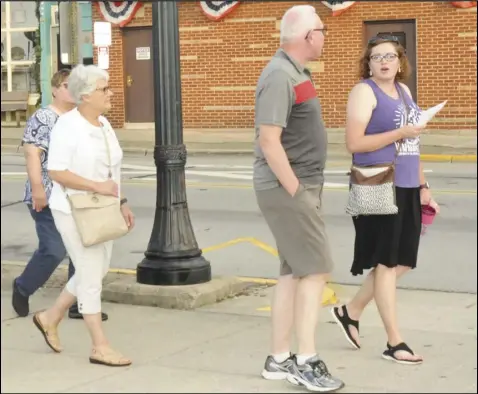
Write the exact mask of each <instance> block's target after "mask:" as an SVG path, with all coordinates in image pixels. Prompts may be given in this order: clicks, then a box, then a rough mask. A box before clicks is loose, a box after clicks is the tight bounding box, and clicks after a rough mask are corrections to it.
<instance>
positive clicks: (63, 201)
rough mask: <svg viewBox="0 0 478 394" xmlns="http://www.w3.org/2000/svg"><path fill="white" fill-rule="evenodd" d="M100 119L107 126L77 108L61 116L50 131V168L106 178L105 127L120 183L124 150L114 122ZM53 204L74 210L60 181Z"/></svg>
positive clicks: (115, 176)
mask: <svg viewBox="0 0 478 394" xmlns="http://www.w3.org/2000/svg"><path fill="white" fill-rule="evenodd" d="M99 121H100V122H101V124H102V125H103V127H96V126H93V125H92V124H91V123H90V122H88V121H87V120H86V119H85V118H84V117H83V116H82V115H81V114H80V113H79V112H78V110H77V109H76V108H75V109H73V110H71V111H69V112H67V113H66V114H64V115H62V116H60V118H59V119H58V121H57V122H56V124H55V126H54V127H53V129H52V132H51V135H50V146H49V151H48V167H47V168H48V170H49V171H50V170H51V171H65V170H68V171H70V172H72V173H74V174H76V175H79V176H81V177H83V178H86V179H89V180H92V181H96V182H103V181H106V180H107V179H108V172H109V166H108V153H107V148H106V144H105V138H104V135H103V131H104V132H105V134H106V138H107V142H108V146H109V150H110V156H111V174H112V179H113V180H114V181H115V182H116V183H117V184H118V187H119V186H120V182H121V161H122V159H123V151H122V149H121V147H120V145H119V142H118V139H117V138H116V134H115V132H114V131H113V128H112V127H111V124H110V123H109V122H108V121H107V120H106V118H105V117H103V116H100V117H99ZM102 130H103V131H102ZM66 192H67V193H68V194H69V195H70V194H75V193H87V192H86V191H83V190H75V189H67V191H66ZM49 205H50V208H51V209H56V210H58V211H61V212H64V213H67V214H68V213H71V208H70V204H69V202H68V200H67V198H66V194H65V191H64V190H63V188H62V187H61V186H60V185H59V184H58V183H57V182H53V189H52V192H51V196H50V199H49Z"/></svg>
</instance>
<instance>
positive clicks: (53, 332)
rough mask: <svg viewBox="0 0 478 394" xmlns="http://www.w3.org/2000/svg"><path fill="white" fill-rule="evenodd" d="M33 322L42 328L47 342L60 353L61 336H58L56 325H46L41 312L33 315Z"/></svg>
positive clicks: (41, 330)
mask: <svg viewBox="0 0 478 394" xmlns="http://www.w3.org/2000/svg"><path fill="white" fill-rule="evenodd" d="M33 324H35V326H36V327H37V328H38V329H39V330H40V332H41V333H42V335H43V338H44V339H45V342H46V344H47V345H48V346H49V347H50V348H51V349H52V350H53V351H54V352H55V353H60V352H61V351H62V350H63V348H62V347H61V343H60V338H59V337H58V330H57V328H56V327H45V326H44V325H43V324H42V322H41V321H40V312H38V313H35V314H34V315H33Z"/></svg>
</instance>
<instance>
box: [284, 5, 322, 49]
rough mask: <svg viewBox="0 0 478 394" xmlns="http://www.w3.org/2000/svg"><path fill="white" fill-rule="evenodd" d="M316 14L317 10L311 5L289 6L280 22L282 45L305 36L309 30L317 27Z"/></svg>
mask: <svg viewBox="0 0 478 394" xmlns="http://www.w3.org/2000/svg"><path fill="white" fill-rule="evenodd" d="M316 15H317V12H316V10H315V8H314V7H313V6H311V5H295V6H293V7H291V8H289V9H288V10H287V11H286V12H285V14H284V16H283V17H282V20H281V23H280V43H281V45H282V44H284V43H286V42H290V41H294V40H295V39H297V38H304V37H305V35H306V34H307V32H308V31H310V30H312V29H315V28H316V27H317V26H316V22H317V16H316Z"/></svg>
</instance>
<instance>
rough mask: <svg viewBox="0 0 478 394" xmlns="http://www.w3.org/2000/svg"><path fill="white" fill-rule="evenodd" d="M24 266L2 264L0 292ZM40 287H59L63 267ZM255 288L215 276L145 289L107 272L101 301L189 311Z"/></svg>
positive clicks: (133, 280) (133, 279)
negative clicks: (200, 280) (189, 284)
mask: <svg viewBox="0 0 478 394" xmlns="http://www.w3.org/2000/svg"><path fill="white" fill-rule="evenodd" d="M25 264H26V263H23V262H10V261H2V282H1V286H2V290H3V291H5V290H11V289H12V285H13V280H14V278H16V277H17V276H18V275H19V274H20V273H21V272H22V271H23V268H24V266H25ZM60 267H61V269H58V270H56V271H55V272H54V273H53V275H52V276H51V277H50V279H49V280H48V281H47V283H46V284H45V286H44V288H62V287H63V286H64V285H65V284H66V281H67V270H66V267H63V266H60ZM257 286H259V285H258V284H255V283H250V282H246V281H242V280H240V279H239V278H236V277H216V278H213V279H212V280H211V281H210V282H208V283H203V284H199V285H192V286H149V285H141V284H138V283H136V277H135V276H134V275H128V274H120V273H114V272H110V273H108V274H107V275H106V278H105V280H104V285H103V296H102V299H103V301H107V302H115V303H119V304H129V305H142V306H153V307H159V308H165V309H181V310H192V309H196V308H199V307H201V306H205V305H210V304H214V303H217V302H220V301H223V300H225V299H227V298H232V297H235V296H238V295H242V294H247V292H248V291H250V290H251V288H255V287H257Z"/></svg>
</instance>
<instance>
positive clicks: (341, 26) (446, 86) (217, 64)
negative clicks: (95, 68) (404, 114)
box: [93, 1, 477, 129]
mask: <svg viewBox="0 0 478 394" xmlns="http://www.w3.org/2000/svg"><path fill="white" fill-rule="evenodd" d="M294 4H297V3H296V2H261V1H254V2H241V5H240V6H239V7H238V8H237V9H236V10H235V11H233V12H232V13H231V14H229V15H228V16H226V18H225V19H223V20H221V21H218V22H214V21H210V20H208V19H207V18H206V17H205V16H204V15H203V14H202V12H201V10H200V7H199V4H198V2H197V1H194V2H193V1H188V2H180V3H179V5H178V6H179V18H180V41H181V46H180V51H181V75H182V98H183V121H184V127H185V128H195V129H248V128H252V126H253V119H254V109H253V106H254V89H255V83H256V81H257V78H258V76H259V74H260V72H261V70H262V68H263V67H264V65H265V64H266V62H267V61H268V60H269V59H270V57H271V56H272V55H273V54H274V52H275V51H276V49H277V47H278V45H279V30H278V29H279V21H280V19H281V17H282V15H283V14H284V12H285V10H287V9H288V8H289V7H291V6H292V5H294ZM310 4H312V5H314V6H315V7H316V9H317V12H318V14H319V15H320V17H321V18H322V20H323V22H324V23H325V24H326V25H327V27H328V29H329V34H328V36H327V37H326V42H325V49H324V53H323V56H322V58H321V59H320V61H318V62H313V63H312V64H311V65H310V68H311V71H312V73H313V78H314V81H315V83H316V84H317V90H318V93H319V96H320V98H321V102H322V107H323V112H324V119H325V122H326V124H327V126H328V127H330V128H340V127H343V126H344V122H345V107H346V101H347V95H348V92H349V90H350V89H351V87H352V86H353V85H354V84H355V83H356V82H357V80H358V77H357V60H358V58H359V56H360V53H361V50H362V42H363V41H362V40H363V23H364V21H374V20H376V21H378V20H390V21H393V20H397V19H400V20H404V19H415V20H416V26H417V71H418V88H417V89H418V90H417V91H418V102H419V105H420V106H422V107H424V108H427V107H429V106H432V105H435V104H437V103H438V102H441V101H443V100H449V101H448V104H447V106H446V107H445V109H444V110H443V111H442V112H441V113H440V114H439V115H438V116H437V118H436V121H434V122H433V123H432V124H430V128H439V129H476V105H477V99H476V97H477V96H476V71H477V70H476V37H477V35H476V22H477V20H476V19H477V14H476V8H472V9H458V8H455V7H453V6H452V5H451V4H449V3H448V2H439V1H435V2H398V1H397V2H395V1H388V2H387V1H384V2H363V3H362V2H360V3H357V4H355V5H354V6H352V7H351V8H349V9H348V10H347V11H346V12H345V13H344V14H342V15H340V16H336V17H333V16H332V15H331V12H330V10H329V9H328V8H326V7H325V6H324V5H323V4H321V3H320V2H317V1H316V2H310ZM93 20H94V21H97V20H102V19H101V16H100V14H99V12H98V10H97V7H93ZM151 21H152V17H151V4H145V5H144V6H143V8H142V9H141V10H140V11H139V12H138V13H137V15H136V17H135V19H134V20H133V21H132V22H131V23H130V24H128V25H127V26H126V27H125V28H123V29H127V28H128V27H136V26H150V25H151ZM122 51H123V48H122V29H121V28H118V27H114V28H113V44H112V47H111V48H110V70H109V71H110V75H111V81H110V84H111V87H112V88H113V89H114V92H115V96H114V99H113V110H112V113H111V114H110V118H111V120H112V123H113V124H114V126H115V127H123V125H124V120H125V116H124V112H125V111H124V84H123V78H124V76H123V54H122ZM95 56H96V54H95ZM95 62H96V59H95Z"/></svg>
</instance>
